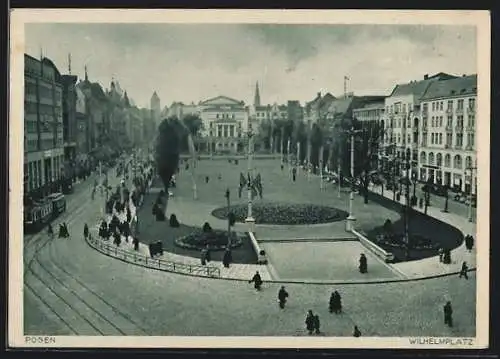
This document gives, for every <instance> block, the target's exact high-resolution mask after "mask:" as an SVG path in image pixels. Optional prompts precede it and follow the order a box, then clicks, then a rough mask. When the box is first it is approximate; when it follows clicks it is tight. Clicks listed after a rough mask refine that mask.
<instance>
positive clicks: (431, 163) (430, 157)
mask: <svg viewBox="0 0 500 359" xmlns="http://www.w3.org/2000/svg"><path fill="white" fill-rule="evenodd" d="M428 164H429V165H434V152H431V153H429V163H428Z"/></svg>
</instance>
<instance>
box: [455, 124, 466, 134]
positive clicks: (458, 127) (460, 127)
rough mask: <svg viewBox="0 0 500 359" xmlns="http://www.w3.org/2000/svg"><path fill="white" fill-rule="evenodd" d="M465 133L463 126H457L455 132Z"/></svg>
mask: <svg viewBox="0 0 500 359" xmlns="http://www.w3.org/2000/svg"><path fill="white" fill-rule="evenodd" d="M463 131H464V125H463V124H460V125H456V126H455V132H463Z"/></svg>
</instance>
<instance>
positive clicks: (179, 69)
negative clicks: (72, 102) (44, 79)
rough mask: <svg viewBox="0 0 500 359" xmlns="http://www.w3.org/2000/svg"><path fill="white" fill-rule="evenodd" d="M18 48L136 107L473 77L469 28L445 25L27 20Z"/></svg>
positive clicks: (360, 90)
mask: <svg viewBox="0 0 500 359" xmlns="http://www.w3.org/2000/svg"><path fill="white" fill-rule="evenodd" d="M25 36H26V37H25V46H26V47H25V52H26V53H28V54H29V55H31V56H34V57H36V58H39V57H40V53H43V55H44V56H46V57H48V58H50V59H52V60H53V61H54V63H55V64H56V66H57V67H58V68H59V70H60V72H61V73H63V74H64V73H68V54H70V53H71V70H72V74H74V75H77V76H79V77H80V78H84V67H85V65H87V68H88V76H89V80H91V81H93V82H99V83H100V84H101V85H102V86H103V88H105V89H106V88H109V84H110V82H111V79H112V78H113V77H114V78H116V79H118V81H119V82H120V86H121V87H122V89H124V90H126V91H127V93H128V95H129V97H130V98H132V99H133V101H134V102H135V104H136V105H137V106H139V107H149V101H150V98H151V96H152V94H153V91H156V92H157V93H158V96H159V97H160V99H161V106H162V107H164V106H165V105H170V104H171V103H172V102H173V101H182V102H184V103H191V102H192V101H194V102H195V103H198V102H199V101H203V100H206V99H209V98H212V97H216V96H219V95H224V96H229V97H231V98H235V99H238V100H243V101H245V102H246V103H247V104H250V103H252V102H253V96H254V91H255V83H256V82H257V81H258V82H259V87H260V96H261V103H263V104H272V103H275V102H277V103H285V102H286V101H287V100H299V101H300V102H301V103H302V104H303V103H304V102H305V101H310V100H312V99H313V98H314V97H315V96H316V94H317V93H318V92H320V91H321V92H322V93H326V92H330V93H332V94H333V95H334V96H341V95H342V94H343V92H344V76H348V77H349V79H350V80H349V81H348V82H347V90H348V91H349V92H354V93H355V94H356V95H389V94H390V92H391V91H392V89H393V88H394V86H395V85H396V84H398V83H405V82H409V81H411V80H418V79H422V78H423V76H424V75H425V74H434V73H437V72H446V73H450V74H455V75H462V74H473V73H477V47H476V46H477V45H476V44H477V43H476V29H475V28H474V27H473V26H454V25H340V24H335V25H286V24H276V25H275V24H140V23H135V24H130V23H128V24H125V23H123V24H98V23H87V24H85V23H81V24H78V23H58V24H56V23H45V24H43V23H37V24H26V27H25Z"/></svg>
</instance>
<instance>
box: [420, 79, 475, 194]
mask: <svg viewBox="0 0 500 359" xmlns="http://www.w3.org/2000/svg"><path fill="white" fill-rule="evenodd" d="M476 100H477V75H471V76H462V77H457V78H453V79H448V80H444V81H438V82H434V83H432V84H431V85H430V86H429V88H428V89H427V91H426V92H425V94H424V95H423V96H422V100H421V119H422V120H421V126H420V131H421V133H422V138H421V143H420V148H419V165H418V168H419V177H420V180H425V181H427V180H430V181H432V182H433V183H436V184H441V185H446V186H449V187H450V188H453V189H455V190H456V191H462V192H466V193H470V190H471V188H472V193H476V187H477V182H476V178H477V171H475V169H472V171H471V168H473V167H476V145H475V144H476ZM471 172H472V176H471Z"/></svg>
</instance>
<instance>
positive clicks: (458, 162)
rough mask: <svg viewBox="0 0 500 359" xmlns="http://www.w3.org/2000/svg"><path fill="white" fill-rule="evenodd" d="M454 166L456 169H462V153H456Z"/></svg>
mask: <svg viewBox="0 0 500 359" xmlns="http://www.w3.org/2000/svg"><path fill="white" fill-rule="evenodd" d="M453 167H454V168H456V169H462V157H460V155H456V156H455V157H454V158H453Z"/></svg>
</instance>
